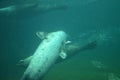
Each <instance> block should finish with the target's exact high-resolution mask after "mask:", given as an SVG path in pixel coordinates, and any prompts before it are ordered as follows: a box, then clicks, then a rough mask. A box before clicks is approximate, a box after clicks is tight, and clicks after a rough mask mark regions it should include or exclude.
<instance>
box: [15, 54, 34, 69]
mask: <svg viewBox="0 0 120 80" xmlns="http://www.w3.org/2000/svg"><path fill="white" fill-rule="evenodd" d="M32 58H33V56H29V57H27V58H25V59H22V60H20V61H19V62H18V63H17V65H19V66H24V67H27V66H28V65H29V63H30V62H31V60H32Z"/></svg>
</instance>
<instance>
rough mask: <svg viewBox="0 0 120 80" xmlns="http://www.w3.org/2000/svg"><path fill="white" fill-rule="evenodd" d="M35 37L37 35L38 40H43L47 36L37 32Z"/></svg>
mask: <svg viewBox="0 0 120 80" xmlns="http://www.w3.org/2000/svg"><path fill="white" fill-rule="evenodd" d="M36 35H37V36H38V37H39V38H40V39H45V38H46V36H47V35H48V33H45V32H42V31H39V32H36Z"/></svg>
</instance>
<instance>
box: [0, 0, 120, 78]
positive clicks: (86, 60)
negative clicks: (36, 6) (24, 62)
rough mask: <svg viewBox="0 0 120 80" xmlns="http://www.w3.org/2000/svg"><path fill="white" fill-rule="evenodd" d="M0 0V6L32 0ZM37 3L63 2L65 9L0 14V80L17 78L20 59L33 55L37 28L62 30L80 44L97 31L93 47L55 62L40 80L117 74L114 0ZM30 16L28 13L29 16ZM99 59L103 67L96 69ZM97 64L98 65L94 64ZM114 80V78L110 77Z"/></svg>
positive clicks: (119, 37)
mask: <svg viewBox="0 0 120 80" xmlns="http://www.w3.org/2000/svg"><path fill="white" fill-rule="evenodd" d="M36 1H37V0H31V1H28V0H27V1H25V0H21V1H17V0H10V1H6V0H1V1H0V8H2V7H6V6H9V5H18V4H20V5H21V4H26V3H31V2H36ZM40 2H41V4H43V5H46V4H50V5H53V4H58V5H62V4H66V5H67V6H68V8H67V9H64V10H62V9H61V10H59V9H58V10H54V9H53V10H51V11H48V12H47V11H46V12H45V13H42V14H41V13H40V14H37V15H36V13H34V12H32V11H31V12H30V15H27V14H29V13H27V14H23V13H24V12H22V15H21V13H16V14H15V15H12V16H10V15H7V16H6V15H2V14H1V13H0V37H1V38H0V80H20V78H21V77H22V75H23V73H24V71H25V68H24V67H20V66H17V65H16V64H17V62H18V61H19V60H20V59H24V58H25V57H27V56H30V55H32V54H33V53H34V51H35V49H36V48H37V46H38V45H39V43H40V41H41V40H40V39H39V38H38V37H37V36H36V35H35V33H36V32H37V31H45V32H52V31H56V30H64V31H65V32H66V33H67V34H68V37H69V39H70V40H71V41H73V42H75V43H76V44H77V43H79V44H81V45H82V44H83V43H82V42H84V41H85V40H86V39H89V38H90V37H91V36H93V37H94V35H96V34H101V35H102V36H101V38H102V39H101V40H100V41H99V42H98V45H97V46H96V48H95V49H92V50H85V51H82V52H80V53H79V54H78V55H76V56H74V57H72V58H70V59H68V60H66V61H63V62H61V63H58V64H55V65H54V66H53V67H52V69H50V71H49V72H48V73H47V74H46V75H45V77H44V78H43V80H110V79H108V76H109V74H110V73H113V74H114V75H115V76H117V77H118V78H120V64H119V61H120V43H119V41H120V5H119V4H120V1H119V0H114V1H113V0H70V1H69V0H61V1H58V0H50V1H49V0H43V1H42V0H41V1H40ZM31 14H32V15H31ZM92 61H98V62H100V63H101V64H102V65H103V66H102V67H104V66H105V68H98V66H96V65H99V64H93V63H92ZM100 66H101V65H100ZM115 80H118V79H115Z"/></svg>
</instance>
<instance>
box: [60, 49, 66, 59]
mask: <svg viewBox="0 0 120 80" xmlns="http://www.w3.org/2000/svg"><path fill="white" fill-rule="evenodd" d="M60 57H61V58H62V59H66V57H67V54H66V53H65V52H64V51H61V53H60Z"/></svg>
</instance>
